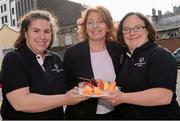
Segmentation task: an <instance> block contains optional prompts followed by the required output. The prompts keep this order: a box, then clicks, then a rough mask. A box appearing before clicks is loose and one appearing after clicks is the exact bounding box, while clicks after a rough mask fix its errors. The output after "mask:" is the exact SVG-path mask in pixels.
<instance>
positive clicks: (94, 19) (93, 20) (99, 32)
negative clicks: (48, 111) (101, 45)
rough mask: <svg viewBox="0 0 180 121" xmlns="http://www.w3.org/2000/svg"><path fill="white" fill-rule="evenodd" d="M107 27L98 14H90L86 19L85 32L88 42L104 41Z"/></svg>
mask: <svg viewBox="0 0 180 121" xmlns="http://www.w3.org/2000/svg"><path fill="white" fill-rule="evenodd" d="M107 31H108V27H107V25H106V23H105V22H104V20H103V18H102V17H101V15H100V14H99V13H98V12H90V13H89V15H88V17H87V23H86V32H87V34H88V36H89V40H92V41H104V40H105V38H106V33H107Z"/></svg>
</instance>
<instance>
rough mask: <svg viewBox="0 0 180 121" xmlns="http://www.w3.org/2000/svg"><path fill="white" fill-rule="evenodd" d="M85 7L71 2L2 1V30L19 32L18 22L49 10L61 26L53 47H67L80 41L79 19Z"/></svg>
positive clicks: (0, 8)
mask: <svg viewBox="0 0 180 121" xmlns="http://www.w3.org/2000/svg"><path fill="white" fill-rule="evenodd" d="M83 9H84V6H83V5H81V4H79V3H75V2H71V1H69V0H51V1H50V0H0V28H1V27H2V26H3V25H7V26H9V27H10V28H12V29H14V30H15V31H19V24H18V21H19V19H21V17H22V16H24V15H25V14H26V13H28V12H30V11H32V10H48V11H50V12H52V13H53V14H54V15H55V16H57V19H58V24H59V26H60V29H59V32H58V34H57V38H56V39H55V40H54V43H53V45H52V46H53V47H62V48H64V47H66V46H70V45H72V44H73V43H75V42H76V41H78V34H77V23H76V22H77V19H78V18H79V17H80V14H81V11H82V10H83ZM12 44H13V41H12Z"/></svg>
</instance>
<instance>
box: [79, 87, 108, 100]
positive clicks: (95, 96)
mask: <svg viewBox="0 0 180 121" xmlns="http://www.w3.org/2000/svg"><path fill="white" fill-rule="evenodd" d="M79 95H83V96H87V97H94V98H97V97H103V96H107V94H106V93H105V92H104V94H102V95H96V94H91V95H86V94H83V93H82V89H79Z"/></svg>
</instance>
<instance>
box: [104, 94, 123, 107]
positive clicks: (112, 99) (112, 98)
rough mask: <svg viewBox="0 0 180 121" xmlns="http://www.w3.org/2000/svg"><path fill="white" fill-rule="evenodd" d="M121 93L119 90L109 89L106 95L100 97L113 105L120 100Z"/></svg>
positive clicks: (120, 101)
mask: <svg viewBox="0 0 180 121" xmlns="http://www.w3.org/2000/svg"><path fill="white" fill-rule="evenodd" d="M122 94H123V92H121V91H110V92H108V95H107V96H104V97H102V99H104V100H106V101H108V102H110V103H111V104H112V105H113V106H116V105H119V104H121V103H123V102H122Z"/></svg>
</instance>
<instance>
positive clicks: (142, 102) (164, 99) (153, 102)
mask: <svg viewBox="0 0 180 121" xmlns="http://www.w3.org/2000/svg"><path fill="white" fill-rule="evenodd" d="M172 96H173V92H172V91H171V90H169V89H166V88H151V89H147V90H144V91H138V92H131V93H124V92H120V91H116V92H112V94H111V95H110V96H107V97H105V99H106V100H108V101H109V102H111V103H112V104H113V105H119V104H122V103H127V104H133V105H139V106H158V105H167V104H169V103H170V102H171V99H172Z"/></svg>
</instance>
